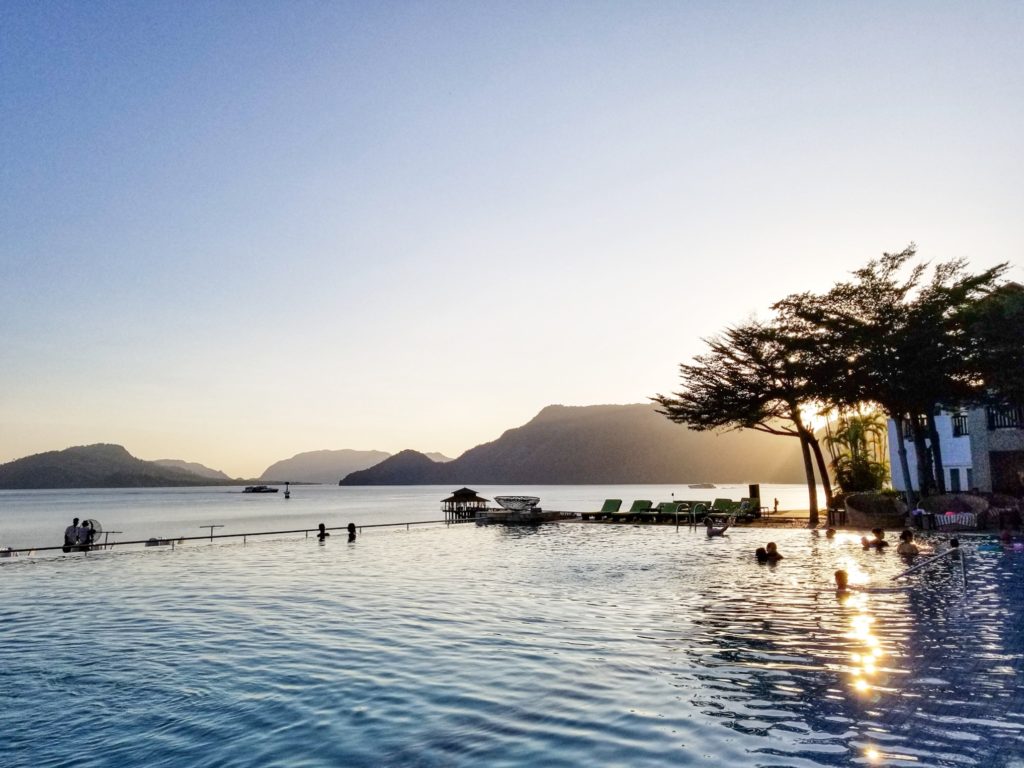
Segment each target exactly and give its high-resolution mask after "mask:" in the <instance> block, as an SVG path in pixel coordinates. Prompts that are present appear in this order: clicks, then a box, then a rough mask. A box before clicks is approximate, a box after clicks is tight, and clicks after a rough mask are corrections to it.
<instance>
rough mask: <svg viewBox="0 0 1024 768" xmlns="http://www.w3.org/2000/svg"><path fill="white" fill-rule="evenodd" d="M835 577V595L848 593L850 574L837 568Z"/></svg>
mask: <svg viewBox="0 0 1024 768" xmlns="http://www.w3.org/2000/svg"><path fill="white" fill-rule="evenodd" d="M835 577H836V595H848V594H850V575H849V574H848V573H847V572H846V571H844V570H842V569H839V570H838V571H836V573H835Z"/></svg>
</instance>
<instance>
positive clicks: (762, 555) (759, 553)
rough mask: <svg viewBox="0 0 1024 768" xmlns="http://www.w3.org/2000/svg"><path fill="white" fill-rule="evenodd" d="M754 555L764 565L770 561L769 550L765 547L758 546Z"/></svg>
mask: <svg viewBox="0 0 1024 768" xmlns="http://www.w3.org/2000/svg"><path fill="white" fill-rule="evenodd" d="M754 557H756V558H757V562H759V563H761V565H764V564H765V563H767V562H768V550H767V549H765V548H764V547H758V548H757V549H755V550H754Z"/></svg>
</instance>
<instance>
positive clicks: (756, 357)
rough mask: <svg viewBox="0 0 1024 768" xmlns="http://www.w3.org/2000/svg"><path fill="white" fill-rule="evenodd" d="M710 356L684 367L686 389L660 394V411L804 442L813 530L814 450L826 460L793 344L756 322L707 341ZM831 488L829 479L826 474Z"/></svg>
mask: <svg viewBox="0 0 1024 768" xmlns="http://www.w3.org/2000/svg"><path fill="white" fill-rule="evenodd" d="M706 343H707V345H708V348H709V351H708V352H707V353H706V354H703V355H698V356H697V357H696V358H695V359H694V362H693V364H690V365H686V364H684V365H680V366H679V370H680V374H681V377H682V389H681V390H680V391H678V392H676V393H674V394H672V395H660V394H659V395H656V396H655V397H654V398H653V400H654V401H655V402H656V403H658V405H660V406H661V407H660V408H659V412H660V413H663V414H665V415H666V416H667V417H668V418H670V419H671V420H672V421H675V422H676V423H679V424H685V425H687V426H688V427H690V428H691V429H695V430H710V429H756V430H759V431H761V432H768V433H770V434H774V435H787V436H792V437H796V438H798V439H799V440H800V446H801V451H802V452H803V456H804V469H805V473H806V476H807V483H808V489H809V502H810V509H811V518H812V523H811V524H812V525H817V523H818V499H817V487H816V483H815V478H814V469H813V465H812V458H811V451H815V452H816V453H817V458H818V460H819V461H820V466H819V469H820V471H822V472H824V471H825V470H824V460H823V459H821V458H820V456H821V453H820V448H818V446H817V441H816V440H815V438H814V434H813V431H812V430H811V429H810V428H809V427H808V426H807V425H806V424H805V423H804V415H803V414H804V412H805V411H806V410H807V405H808V398H807V391H808V382H807V381H806V380H804V379H802V378H801V377H800V376H799V374H798V373H797V371H796V370H795V369H794V366H793V365H792V363H791V360H790V358H791V356H792V352H791V349H790V343H791V339H789V338H788V337H787V336H786V335H785V333H784V332H783V331H782V330H781V329H780V328H778V327H775V326H771V325H766V324H762V323H756V322H751V323H747V324H746V325H741V326H735V327H732V328H729V329H727V330H726V331H725V332H724V333H723V334H721V335H720V336H718V337H716V338H712V339H707V340H706ZM823 480H824V483H825V484H826V488H827V489H828V495H829V496H830V495H831V489H830V488H829V487H828V476H827V474H824V475H823Z"/></svg>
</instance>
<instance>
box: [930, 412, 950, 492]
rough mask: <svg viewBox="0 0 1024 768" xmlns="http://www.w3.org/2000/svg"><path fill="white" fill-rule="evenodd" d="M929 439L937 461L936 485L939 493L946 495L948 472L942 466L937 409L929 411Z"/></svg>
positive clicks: (933, 456) (933, 455) (934, 458)
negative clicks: (936, 417) (936, 423)
mask: <svg viewBox="0 0 1024 768" xmlns="http://www.w3.org/2000/svg"><path fill="white" fill-rule="evenodd" d="M928 439H929V440H931V443H932V458H933V460H934V461H935V485H936V487H937V488H938V490H939V493H945V492H946V470H945V467H943V465H942V446H941V445H940V444H939V429H938V427H937V426H936V425H935V408H929V409H928Z"/></svg>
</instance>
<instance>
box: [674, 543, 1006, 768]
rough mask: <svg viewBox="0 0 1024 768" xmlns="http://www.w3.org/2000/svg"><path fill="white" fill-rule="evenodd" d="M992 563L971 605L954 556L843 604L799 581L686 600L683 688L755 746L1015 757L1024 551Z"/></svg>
mask: <svg viewBox="0 0 1024 768" xmlns="http://www.w3.org/2000/svg"><path fill="white" fill-rule="evenodd" d="M979 560H983V558H979V557H970V559H969V569H970V570H969V573H968V579H969V588H968V591H967V593H966V599H965V595H964V590H963V584H962V580H961V576H960V572H959V565H957V564H955V563H946V562H943V563H937V564H936V566H935V567H934V568H933V569H929V570H926V571H925V572H923V573H921V574H919V575H917V578H915V579H911V581H912V587H913V588H912V589H910V590H908V591H900V592H876V593H872V592H865V591H861V592H859V593H858V592H855V593H854V594H853V595H852V596H851V597H850V598H849V599H844V600H843V601H839V600H837V598H836V596H835V594H834V593H833V592H831V591H830V590H829V589H827V588H824V589H823V588H822V585H820V584H819V585H817V589H815V588H814V586H813V585H800V584H796V583H791V584H790V585H789V586H790V587H791V589H785V588H784V587H785V586H786V585H783V584H774V585H771V587H770V588H767V589H766V588H765V586H764V585H763V584H755V585H748V586H746V587H742V588H740V589H738V590H733V591H731V592H729V593H728V594H722V595H720V596H717V597H715V598H714V599H713V600H708V599H707V595H706V594H705V595H704V596H703V597H701V596H699V595H696V594H692V595H684V596H681V599H682V600H683V602H684V603H686V604H687V606H686V610H688V611H692V614H693V632H692V635H691V636H690V637H689V638H688V640H687V646H686V648H685V653H686V656H687V658H688V660H689V663H688V664H687V665H686V668H685V670H677V673H678V674H679V675H680V676H681V677H685V678H687V679H689V680H690V681H691V682H690V685H689V686H685V685H683V686H681V687H682V688H683V689H684V690H685V691H687V693H685V694H683V695H684V696H686V697H687V699H686V700H687V703H688V704H689V705H690V706H691V707H693V708H694V709H695V710H697V712H699V713H700V716H701V718H703V719H705V721H706V723H707V724H708V725H710V724H714V723H719V724H722V725H724V726H725V727H726V728H728V729H730V730H731V731H732V732H733V733H735V734H737V735H738V736H739V737H740V739H741V741H745V742H746V744H745V746H746V748H747V750H748V751H749V752H750V753H753V754H761V755H780V756H786V757H787V758H789V759H791V760H795V759H797V758H801V759H807V760H808V761H810V762H811V763H813V764H818V765H821V764H825V765H828V764H844V765H845V764H847V763H848V761H850V760H858V761H859V760H862V759H863V760H865V761H866V762H868V763H872V762H876V763H880V764H892V763H897V764H902V763H904V762H906V763H916V764H919V765H946V764H973V765H984V766H1006V765H1010V764H1012V763H1009V762H1007V761H1010V760H1011V756H1012V755H1016V756H1017V758H1016V759H1019V756H1020V755H1021V754H1024V746H1022V739H1021V733H1022V729H1024V714H1021V713H1022V712H1024V662H1022V652H1024V634H1022V630H1024V618H1022V617H1021V614H1020V611H1019V610H1018V611H1016V612H1014V611H1013V610H1011V606H1018V607H1020V605H1021V601H1022V599H1024V586H1022V585H1024V557H1014V556H1012V555H1010V556H1005V557H1004V556H1002V555H998V556H996V557H994V558H989V559H988V560H987V561H984V562H981V563H977V561H979ZM1018 560H1019V561H1020V562H1018ZM812 572H813V571H812ZM818 572H821V571H818ZM826 572H828V571H827V570H826ZM876 583H877V579H876ZM878 586H890V585H888V584H886V585H881V584H878ZM876 648H877V649H878V651H880V653H878V654H876V652H875V649H876ZM717 740H718V741H724V740H726V739H725V737H717ZM940 756H941V757H940Z"/></svg>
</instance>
